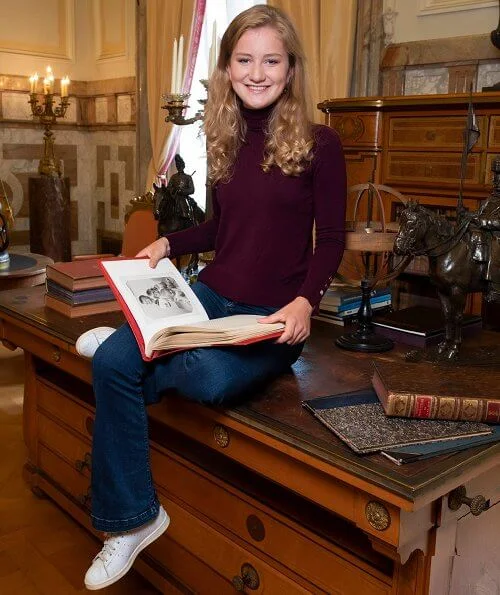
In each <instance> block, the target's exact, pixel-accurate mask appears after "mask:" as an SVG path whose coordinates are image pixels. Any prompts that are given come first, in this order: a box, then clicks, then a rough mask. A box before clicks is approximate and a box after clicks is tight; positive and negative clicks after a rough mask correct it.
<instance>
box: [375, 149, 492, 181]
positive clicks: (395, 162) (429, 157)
mask: <svg viewBox="0 0 500 595" xmlns="http://www.w3.org/2000/svg"><path fill="white" fill-rule="evenodd" d="M460 160H461V155H460V153H424V152H422V151H419V152H417V151H415V152H403V151H401V152H400V151H388V153H387V156H386V159H385V164H384V184H391V183H393V184H396V185H402V184H404V185H406V186H408V185H414V184H415V183H417V182H418V184H419V185H422V184H425V185H427V186H445V185H447V184H448V185H453V186H454V187H455V186H456V185H457V180H459V179H460ZM482 177H483V176H482V175H481V155H480V154H477V153H473V154H472V155H470V156H469V159H468V161H467V168H466V173H465V183H466V184H472V185H479V184H482V183H483V179H482Z"/></svg>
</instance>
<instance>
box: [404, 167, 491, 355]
mask: <svg viewBox="0 0 500 595" xmlns="http://www.w3.org/2000/svg"><path fill="white" fill-rule="evenodd" d="M492 171H493V191H492V193H491V194H490V196H489V197H488V198H487V199H486V200H485V201H484V202H483V204H482V205H481V206H480V207H479V209H478V210H477V211H473V212H470V213H469V212H464V213H462V214H461V215H460V216H459V218H458V220H457V223H456V224H455V225H454V224H452V223H451V222H450V221H448V220H447V219H445V218H444V217H442V216H440V215H436V214H434V213H433V212H432V211H431V210H429V209H426V208H425V207H422V206H420V205H418V204H417V203H415V202H412V201H410V202H408V203H407V206H406V208H405V209H404V210H403V211H402V213H401V217H400V228H399V232H398V234H397V236H396V239H395V241H394V253H395V254H398V255H404V256H407V255H410V256H417V255H421V254H425V255H426V256H427V257H428V259H429V277H430V279H431V281H432V283H433V284H434V285H435V286H436V288H437V293H438V296H439V299H440V302H441V306H442V309H443V314H444V318H445V339H444V341H443V342H442V343H440V344H439V346H438V353H439V354H440V356H441V358H442V359H446V360H453V359H456V358H457V357H458V353H459V349H460V344H461V341H462V336H461V324H462V318H463V311H464V306H465V299H466V296H467V294H468V293H471V292H476V291H480V292H483V293H485V294H486V296H485V297H486V299H487V300H490V301H493V300H494V301H500V249H499V248H500V246H499V242H500V158H497V159H495V160H494V162H493V165H492Z"/></svg>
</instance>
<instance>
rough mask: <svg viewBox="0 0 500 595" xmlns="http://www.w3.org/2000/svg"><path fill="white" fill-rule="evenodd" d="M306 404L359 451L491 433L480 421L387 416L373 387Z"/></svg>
mask: <svg viewBox="0 0 500 595" xmlns="http://www.w3.org/2000/svg"><path fill="white" fill-rule="evenodd" d="M302 406H303V407H304V408H305V409H307V410H308V411H310V412H311V413H312V414H313V415H314V416H315V417H316V418H317V419H318V420H319V421H320V422H321V423H322V424H324V425H325V426H326V427H327V428H328V429H329V430H331V431H332V432H333V433H334V434H336V435H337V436H338V437H339V438H340V439H341V440H343V441H344V442H345V443H346V444H348V445H349V446H350V447H351V448H352V449H353V450H354V451H355V452H357V453H359V454H364V453H370V452H377V451H380V450H386V449H388V448H390V447H397V446H406V445H409V444H416V443H418V444H420V443H426V442H434V441H437V440H450V439H453V438H457V437H458V436H479V435H485V434H490V433H491V428H490V427H489V426H488V425H486V424H482V423H477V422H452V421H442V420H439V421H430V420H420V419H399V418H391V417H387V416H386V415H385V413H384V410H383V408H382V405H381V404H380V402H379V400H378V398H377V394H376V393H375V391H374V390H373V389H371V388H367V389H365V390H360V391H354V392H349V393H343V394H340V395H332V396H329V397H319V398H316V399H311V400H309V401H302Z"/></svg>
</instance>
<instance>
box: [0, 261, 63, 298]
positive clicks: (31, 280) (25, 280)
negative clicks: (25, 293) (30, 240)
mask: <svg viewBox="0 0 500 595" xmlns="http://www.w3.org/2000/svg"><path fill="white" fill-rule="evenodd" d="M52 262H54V261H53V260H52V259H51V258H49V257H47V256H43V255H42V254H33V253H31V252H26V253H24V254H18V253H15V252H11V253H10V260H9V263H8V267H6V268H4V269H0V290H3V289H16V288H18V287H32V286H34V285H42V284H43V283H45V276H46V275H45V269H46V267H47V265H48V264H51V263H52Z"/></svg>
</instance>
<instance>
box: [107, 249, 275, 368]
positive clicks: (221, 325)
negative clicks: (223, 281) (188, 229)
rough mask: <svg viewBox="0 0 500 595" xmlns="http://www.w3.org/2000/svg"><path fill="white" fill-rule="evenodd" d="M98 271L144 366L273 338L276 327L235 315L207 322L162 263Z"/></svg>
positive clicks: (110, 263) (127, 262)
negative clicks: (188, 351) (160, 359)
mask: <svg viewBox="0 0 500 595" xmlns="http://www.w3.org/2000/svg"><path fill="white" fill-rule="evenodd" d="M100 266H101V267H102V270H103V272H104V275H105V277H106V279H107V281H108V283H109V285H110V287H111V289H112V290H113V293H114V294H115V296H116V299H117V300H118V302H119V303H120V306H121V308H122V310H123V313H124V315H125V317H126V319H127V322H128V323H129V324H130V327H131V329H132V331H133V333H134V335H135V338H136V340H137V343H138V345H139V348H140V350H141V354H142V357H143V359H144V360H146V361H148V360H152V359H154V358H155V357H159V356H161V355H166V354H168V353H172V352H175V351H181V350H185V349H194V348H196V347H208V346H224V345H225V346H227V345H248V344H250V343H255V342H257V341H263V340H267V339H272V338H276V337H279V336H280V335H281V333H282V332H283V330H284V328H285V326H284V324H282V323H280V322H279V323H273V324H265V323H260V322H258V320H259V318H262V316H258V315H247V314H241V315H240V314H237V315H234V316H227V317H225V318H216V319H212V320H209V318H208V315H207V313H206V312H205V309H204V308H203V305H202V304H201V302H200V300H199V299H198V298H197V297H196V295H195V294H194V292H193V290H192V289H191V288H190V287H189V285H188V283H187V282H186V281H185V279H184V278H183V277H182V275H181V274H180V273H179V271H178V270H177V269H176V268H175V266H174V265H173V264H172V262H171V261H170V260H169V259H168V258H164V259H162V260H160V262H159V263H158V265H157V266H156V268H154V269H152V268H151V267H150V266H149V259H148V258H133V259H123V258H117V259H110V260H102V261H101V264H100Z"/></svg>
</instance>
